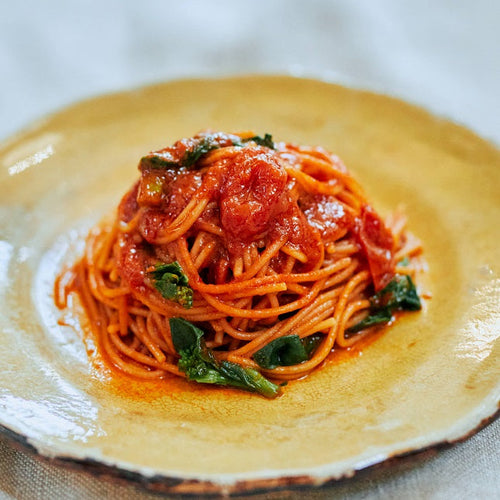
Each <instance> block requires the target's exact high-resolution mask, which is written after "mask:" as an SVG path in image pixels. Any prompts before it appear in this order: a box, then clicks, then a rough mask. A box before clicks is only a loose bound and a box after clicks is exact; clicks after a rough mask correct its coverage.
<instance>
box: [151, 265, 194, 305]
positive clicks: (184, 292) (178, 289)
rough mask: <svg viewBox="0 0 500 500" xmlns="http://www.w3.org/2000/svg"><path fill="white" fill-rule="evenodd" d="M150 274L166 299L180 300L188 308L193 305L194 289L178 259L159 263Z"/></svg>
mask: <svg viewBox="0 0 500 500" xmlns="http://www.w3.org/2000/svg"><path fill="white" fill-rule="evenodd" d="M148 274H149V277H150V278H151V279H152V280H153V281H154V285H155V288H156V289H157V290H158V291H159V292H160V293H161V295H162V296H163V297H164V298H165V299H169V300H173V301H175V302H178V303H179V304H181V305H182V306H183V307H185V308H186V309H190V308H191V307H192V306H193V290H192V289H191V287H190V286H189V281H188V278H187V276H186V275H185V274H184V273H183V271H182V268H181V266H180V265H179V263H178V262H177V261H175V262H172V263H170V264H158V265H157V266H156V268H155V269H154V270H153V271H151V272H149V273H148Z"/></svg>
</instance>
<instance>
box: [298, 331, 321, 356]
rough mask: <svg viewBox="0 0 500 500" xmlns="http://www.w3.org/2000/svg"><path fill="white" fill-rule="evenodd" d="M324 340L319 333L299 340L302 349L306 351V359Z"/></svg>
mask: <svg viewBox="0 0 500 500" xmlns="http://www.w3.org/2000/svg"><path fill="white" fill-rule="evenodd" d="M324 338H325V336H324V335H322V334H321V333H314V334H313V335H309V336H308V337H304V338H303V339H301V341H302V344H303V345H304V349H305V350H306V353H307V357H308V358H310V357H311V355H312V354H313V353H314V351H315V350H316V349H317V348H318V346H319V345H320V344H321V341H322V340H323V339H324Z"/></svg>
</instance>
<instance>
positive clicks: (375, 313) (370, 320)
mask: <svg viewBox="0 0 500 500" xmlns="http://www.w3.org/2000/svg"><path fill="white" fill-rule="evenodd" d="M421 308H422V304H421V303H420V298H419V296H418V294H417V289H416V288H415V285H414V283H413V281H412V279H411V278H410V276H407V275H402V274H397V275H396V276H395V277H394V278H393V280H392V281H391V282H390V283H389V284H388V285H387V286H386V287H385V288H384V289H383V290H380V292H378V293H376V294H375V295H374V296H373V297H372V298H371V299H370V312H369V314H368V316H367V317H366V318H364V319H363V320H361V321H360V322H359V323H357V324H355V325H354V326H352V327H351V328H349V329H347V333H357V332H359V331H361V330H363V329H365V328H368V327H370V326H374V325H378V324H381V323H388V322H389V321H391V319H392V313H393V312H394V311H403V310H404V311H418V310H419V309H421Z"/></svg>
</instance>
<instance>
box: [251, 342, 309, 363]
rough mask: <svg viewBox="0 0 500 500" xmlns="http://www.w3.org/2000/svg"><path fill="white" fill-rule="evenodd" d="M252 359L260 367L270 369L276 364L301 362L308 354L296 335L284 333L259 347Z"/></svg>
mask: <svg viewBox="0 0 500 500" xmlns="http://www.w3.org/2000/svg"><path fill="white" fill-rule="evenodd" d="M253 359H254V360H255V361H256V362H257V364H258V365H259V366H261V367H262V368H265V369H268V370H272V369H274V368H276V367H277V366H290V365H296V364H298V363H302V361H306V360H307V359H308V355H307V351H306V349H305V347H304V344H303V343H302V341H301V340H300V337H299V336H298V335H285V336H284V337H278V338H277V339H274V340H272V341H271V342H269V344H267V345H266V346H264V347H263V348H262V349H259V350H258V351H257V352H256V353H255V354H254V355H253Z"/></svg>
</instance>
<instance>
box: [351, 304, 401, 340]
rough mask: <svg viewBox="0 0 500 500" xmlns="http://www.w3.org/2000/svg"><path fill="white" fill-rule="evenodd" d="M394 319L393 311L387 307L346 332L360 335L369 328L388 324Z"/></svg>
mask: <svg viewBox="0 0 500 500" xmlns="http://www.w3.org/2000/svg"><path fill="white" fill-rule="evenodd" d="M391 319H392V313H391V310H390V309H389V308H387V307H384V308H383V309H380V310H379V311H377V312H375V313H373V314H370V315H368V316H367V317H366V318H364V319H362V320H361V321H360V322H359V323H356V324H355V325H354V326H351V328H348V329H347V330H346V332H347V333H348V334H349V333H358V332H360V331H361V330H364V329H365V328H369V327H371V326H375V325H380V324H381V323H388V322H389V321H391Z"/></svg>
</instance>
